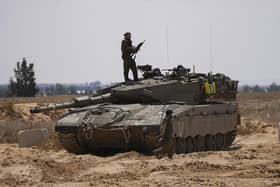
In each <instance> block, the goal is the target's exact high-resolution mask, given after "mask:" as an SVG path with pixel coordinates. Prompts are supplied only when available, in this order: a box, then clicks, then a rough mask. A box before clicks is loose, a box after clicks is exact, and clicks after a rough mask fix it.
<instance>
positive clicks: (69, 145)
mask: <svg viewBox="0 0 280 187" xmlns="http://www.w3.org/2000/svg"><path fill="white" fill-rule="evenodd" d="M58 139H59V141H60V143H61V144H62V146H63V147H64V148H65V149H66V150H67V151H68V152H70V153H74V154H85V153H87V152H88V150H87V147H86V146H85V145H84V144H82V143H81V142H80V141H79V140H78V139H79V138H78V136H77V134H76V133H67V134H63V133H59V132H58Z"/></svg>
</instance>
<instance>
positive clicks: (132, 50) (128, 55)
mask: <svg viewBox="0 0 280 187" xmlns="http://www.w3.org/2000/svg"><path fill="white" fill-rule="evenodd" d="M143 43H144V42H141V43H140V44H138V46H137V47H134V46H133V45H132V40H131V33H130V32H126V33H124V39H123V40H122V44H121V51H122V59H123V69H124V80H125V82H127V81H129V78H128V73H129V70H130V69H131V71H132V73H133V79H134V81H138V74H137V68H136V62H135V58H133V55H135V54H136V53H137V52H138V51H139V49H140V47H141V46H142V45H143Z"/></svg>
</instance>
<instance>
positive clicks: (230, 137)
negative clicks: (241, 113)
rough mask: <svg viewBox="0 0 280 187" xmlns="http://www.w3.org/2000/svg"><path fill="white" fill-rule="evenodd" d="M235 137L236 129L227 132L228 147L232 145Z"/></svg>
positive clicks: (226, 142)
mask: <svg viewBox="0 0 280 187" xmlns="http://www.w3.org/2000/svg"><path fill="white" fill-rule="evenodd" d="M235 137H236V131H232V132H228V133H227V134H226V138H225V140H226V141H225V144H226V146H227V147H229V146H231V144H232V143H233V141H234V139H235Z"/></svg>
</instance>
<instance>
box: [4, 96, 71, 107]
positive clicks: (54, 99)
mask: <svg viewBox="0 0 280 187" xmlns="http://www.w3.org/2000/svg"><path fill="white" fill-rule="evenodd" d="M74 97H76V96H74V95H61V96H38V97H0V105H5V104H8V103H12V104H19V103H38V104H42V103H62V102H67V101H69V100H71V99H73V98H74Z"/></svg>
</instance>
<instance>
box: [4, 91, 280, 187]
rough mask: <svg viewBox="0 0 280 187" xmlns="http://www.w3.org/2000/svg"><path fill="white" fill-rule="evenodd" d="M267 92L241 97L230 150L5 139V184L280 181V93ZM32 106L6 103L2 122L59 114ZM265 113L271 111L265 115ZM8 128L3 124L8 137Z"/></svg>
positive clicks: (46, 119) (263, 183) (46, 118)
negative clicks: (106, 148) (173, 151)
mask: <svg viewBox="0 0 280 187" xmlns="http://www.w3.org/2000/svg"><path fill="white" fill-rule="evenodd" d="M266 98H271V96H266V95H264V96H262V97H260V96H258V97H256V96H250V95H249V96H248V95H244V96H240V97H239V101H240V102H241V103H240V105H241V112H242V114H243V117H242V125H241V126H240V127H239V128H238V137H237V139H236V140H235V142H234V145H233V146H232V147H231V148H230V149H229V150H226V151H217V152H212V151H209V152H198V153H191V154H178V155H174V157H173V159H168V158H162V159H157V158H156V157H155V156H146V155H142V154H139V153H137V152H127V153H119V154H116V155H114V156H108V157H98V156H95V155H89V154H88V155H74V154H70V153H68V152H66V151H64V150H63V149H53V148H52V147H47V148H46V147H33V148H18V146H17V144H15V143H2V144H0V186H20V185H22V186H29V185H34V186H280V144H279V143H278V142H277V136H278V134H277V129H276V126H275V124H276V121H275V119H274V118H273V119H272V118H271V117H267V116H268V115H267V113H268V112H269V113H270V115H271V116H274V115H275V111H274V110H270V108H271V107H274V105H275V103H277V102H278V98H280V97H275V98H274V99H266ZM252 103H257V105H258V107H259V105H262V104H264V110H262V111H261V112H259V113H258V112H256V110H254V108H255V106H256V105H253V104H252ZM269 103H272V104H273V106H272V104H269ZM0 104H1V102H0ZM4 105H6V103H5V104H4ZM251 105H252V106H251ZM266 105H267V106H266ZM31 106H33V104H32V103H27V102H25V104H15V105H13V106H12V109H9V110H10V112H11V113H9V111H8V113H9V114H10V115H11V114H12V115H15V116H12V117H11V116H9V115H7V110H6V108H3V107H2V110H1V108H0V111H2V112H1V116H2V117H1V116H0V122H1V121H2V123H5V122H6V124H5V125H6V126H7V125H9V123H8V122H9V121H11V120H13V118H15V117H16V119H19V121H20V122H22V123H23V124H26V123H27V122H28V121H39V122H40V121H43V122H50V123H49V124H50V125H51V123H52V122H53V120H54V119H55V118H56V116H55V114H48V115H46V114H39V115H38V116H29V114H28V112H27V111H28V108H29V107H31ZM250 106H251V107H250ZM259 108H261V107H259ZM4 109H5V110H6V112H5V110H4ZM266 110H267V111H266ZM260 113H261V115H260ZM265 113H266V115H264V116H266V117H265V118H263V120H260V119H259V118H261V116H262V115H263V114H265ZM254 116H255V117H254ZM275 116H277V115H275ZM0 125H1V124H0ZM34 125H35V126H36V124H34ZM0 127H1V126H0ZM3 127H5V126H4V124H2V128H3ZM11 129H13V128H11ZM11 129H9V130H10V131H11ZM4 130H6V129H4ZM4 130H3V129H2V130H1V129H0V131H2V139H3V138H4V135H3V134H5V133H3V131H4ZM8 134H9V133H8ZM0 135H1V134H0ZM6 135H7V133H6ZM10 135H12V133H11V134H10ZM3 142H5V141H3ZM8 142H12V140H10V141H8Z"/></svg>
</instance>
